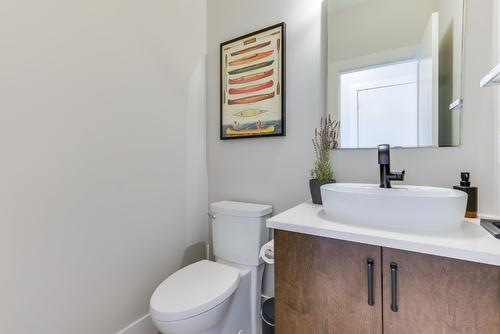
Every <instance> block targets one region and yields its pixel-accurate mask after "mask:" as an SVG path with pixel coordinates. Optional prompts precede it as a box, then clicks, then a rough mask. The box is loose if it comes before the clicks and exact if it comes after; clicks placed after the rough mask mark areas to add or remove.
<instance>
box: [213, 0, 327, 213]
mask: <svg viewBox="0 0 500 334" xmlns="http://www.w3.org/2000/svg"><path fill="white" fill-rule="evenodd" d="M321 6H322V1H321V0H280V1H266V0H257V1H234V0H218V1H209V2H208V38H207V40H208V44H207V45H208V56H207V152H208V176H209V200H210V201H215V200H222V199H231V200H243V201H252V202H257V203H270V204H273V206H274V211H275V212H280V211H283V210H285V209H287V208H289V207H291V206H292V205H294V204H298V203H300V202H302V201H303V200H304V199H305V198H307V192H308V183H307V182H308V178H309V174H310V167H311V163H312V157H313V154H312V151H311V136H312V134H313V131H314V128H315V126H316V124H318V123H319V118H320V117H321V115H322V114H323V111H324V108H325V101H324V96H325V95H324V85H323V82H324V78H325V74H324V73H325V64H324V61H325V58H324V57H323V56H322V54H323V53H324V51H326V50H321V49H320V48H321V45H324V44H322V42H321V40H322V39H323V38H324V37H323V36H322V21H321ZM281 21H285V22H286V24H287V27H286V29H287V41H286V42H287V55H286V64H287V73H286V83H287V97H286V98H287V109H286V113H287V136H286V137H284V138H283V137H275V138H266V139H258V138H257V139H238V140H226V141H220V140H219V135H218V134H219V122H220V120H219V44H220V43H221V42H224V41H226V40H229V39H231V38H234V37H237V36H240V35H242V34H246V33H250V32H252V31H255V30H258V29H260V28H263V27H266V26H270V25H272V24H275V23H279V22H281Z"/></svg>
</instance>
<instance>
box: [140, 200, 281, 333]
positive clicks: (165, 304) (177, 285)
mask: <svg viewBox="0 0 500 334" xmlns="http://www.w3.org/2000/svg"><path fill="white" fill-rule="evenodd" d="M210 208H211V216H212V224H213V226H212V237H213V242H214V255H215V259H216V261H215V262H213V261H208V260H202V261H199V262H196V263H194V264H191V265H189V266H187V267H184V268H182V269H180V270H178V271H177V272H175V273H173V274H172V275H170V276H169V277H168V278H167V279H166V280H165V281H163V282H162V283H161V284H160V285H159V286H158V287H157V288H156V290H155V292H154V293H153V295H152V297H151V302H150V313H151V318H152V320H153V323H154V324H155V325H156V327H157V328H158V329H159V330H160V331H161V332H162V333H164V334H258V333H259V331H260V329H259V308H260V295H261V284H262V274H263V269H264V264H263V262H262V260H261V259H260V257H259V250H260V247H261V246H262V245H263V244H265V243H266V242H267V241H268V230H267V228H266V227H265V221H266V219H267V218H268V217H269V215H270V214H271V211H272V207H271V206H269V205H260V204H250V203H241V202H229V201H222V202H217V203H212V204H211V205H210Z"/></svg>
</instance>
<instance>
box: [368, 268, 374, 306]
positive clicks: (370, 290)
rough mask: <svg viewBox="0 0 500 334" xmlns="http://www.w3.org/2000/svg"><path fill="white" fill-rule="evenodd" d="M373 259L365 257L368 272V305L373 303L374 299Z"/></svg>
mask: <svg viewBox="0 0 500 334" xmlns="http://www.w3.org/2000/svg"><path fill="white" fill-rule="evenodd" d="M374 264H375V261H373V259H370V258H369V259H367V260H366V265H367V272H368V305H375V301H374V300H373V266H374Z"/></svg>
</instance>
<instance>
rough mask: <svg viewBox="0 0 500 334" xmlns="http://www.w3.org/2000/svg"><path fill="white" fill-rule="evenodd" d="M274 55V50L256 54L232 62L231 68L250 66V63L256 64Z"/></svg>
mask: <svg viewBox="0 0 500 334" xmlns="http://www.w3.org/2000/svg"><path fill="white" fill-rule="evenodd" d="M273 53H274V50H270V51H265V52H261V53H255V54H253V55H250V56H246V57H243V58H240V59H236V60H233V61H230V62H229V66H235V65H243V64H248V63H251V62H254V61H256V60H259V59H262V58H266V57H269V56H270V55H272V54H273Z"/></svg>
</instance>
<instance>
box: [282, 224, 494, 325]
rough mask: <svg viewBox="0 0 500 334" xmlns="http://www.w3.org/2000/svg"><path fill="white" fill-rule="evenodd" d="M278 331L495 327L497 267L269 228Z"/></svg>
mask: <svg viewBox="0 0 500 334" xmlns="http://www.w3.org/2000/svg"><path fill="white" fill-rule="evenodd" d="M275 294H276V299H275V308H276V309H275V315H276V327H275V330H276V333H277V334H304V333H318V334H334V333H339V334H340V333H342V334H344V333H350V334H351V333H352V334H355V333H384V334H388V333H389V334H392V333H398V334H401V333H411V334H413V333H426V334H429V333H450V334H451V333H453V334H455V333H464V334H465V333H467V334H472V333H481V334H489V333H492V334H493V333H495V334H496V333H499V330H500V267H496V266H491V265H485V264H478V263H473V262H467V261H461V260H454V259H449V258H443V257H438V256H432V255H425V254H420V253H413V252H408V251H401V250H395V249H390V248H385V247H379V246H372V245H366V244H361V243H355V242H349V241H342V240H336V239H330V238H323V237H317V236H311V235H306V234H301V233H295V232H288V231H283V230H275Z"/></svg>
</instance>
